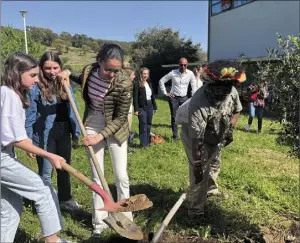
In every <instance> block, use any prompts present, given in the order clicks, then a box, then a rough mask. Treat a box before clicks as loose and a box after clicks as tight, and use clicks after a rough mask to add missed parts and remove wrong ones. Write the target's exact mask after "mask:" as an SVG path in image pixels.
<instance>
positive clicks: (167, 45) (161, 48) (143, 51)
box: [132, 27, 206, 66]
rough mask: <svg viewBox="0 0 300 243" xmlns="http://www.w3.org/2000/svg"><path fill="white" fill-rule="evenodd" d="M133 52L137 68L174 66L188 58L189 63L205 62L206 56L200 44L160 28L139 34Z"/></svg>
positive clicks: (170, 30) (133, 59)
mask: <svg viewBox="0 0 300 243" xmlns="http://www.w3.org/2000/svg"><path fill="white" fill-rule="evenodd" d="M132 50H133V55H132V63H133V64H134V65H135V66H141V65H144V66H145V65H159V66H160V65H162V64H174V63H178V60H179V59H180V58H181V57H186V58H187V59H188V61H189V62H195V61H201V60H203V61H204V60H205V55H206V54H205V53H204V51H203V50H202V48H201V45H200V44H193V42H192V41H191V39H186V38H182V37H180V35H179V32H178V31H173V30H172V29H171V28H167V29H165V28H158V27H154V28H148V29H145V30H142V31H141V32H138V33H137V34H136V41H135V42H134V43H133V45H132Z"/></svg>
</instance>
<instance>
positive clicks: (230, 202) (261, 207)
mask: <svg viewBox="0 0 300 243" xmlns="http://www.w3.org/2000/svg"><path fill="white" fill-rule="evenodd" d="M77 97H78V100H80V98H79V97H80V94H79V92H77ZM157 103H158V108H159V110H158V112H157V113H156V114H155V116H154V120H153V129H152V131H153V132H154V133H157V134H159V135H162V136H165V137H166V142H165V143H163V144H160V145H153V146H151V147H150V148H149V149H146V150H145V149H138V148H134V147H133V148H131V149H132V150H133V153H132V154H130V155H129V156H128V172H129V176H130V183H131V194H132V195H134V194H137V193H145V194H146V195H147V196H148V197H149V198H150V199H151V200H152V201H153V203H154V206H153V207H152V208H150V209H147V210H144V211H140V212H136V213H134V216H135V222H136V224H137V225H139V226H140V228H141V229H142V230H143V231H144V232H145V237H146V238H147V236H148V234H149V233H150V232H155V231H156V230H157V229H158V227H159V225H160V223H161V222H162V221H163V219H164V217H165V216H166V215H167V213H168V212H169V210H170V209H171V207H172V206H173V205H174V203H175V202H176V201H177V200H178V198H179V196H180V195H181V193H182V192H183V191H184V189H185V188H186V187H187V186H188V164H187V159H186V156H185V153H184V149H183V146H182V144H181V142H180V141H173V140H171V139H168V138H170V137H171V128H170V112H169V107H168V103H167V102H166V101H163V100H158V101H157ZM82 112H83V103H82V102H80V113H81V114H82ZM256 122H257V120H254V125H255V127H256V124H257V123H256ZM246 123H247V117H246V116H241V118H240V120H239V123H238V127H237V129H236V131H235V133H234V142H233V143H232V144H231V145H229V146H228V147H226V148H225V149H224V150H223V153H222V169H221V173H220V177H219V180H218V182H219V184H220V186H221V188H222V189H223V190H224V191H225V192H226V193H227V194H228V195H229V198H228V199H222V198H213V197H211V198H209V199H208V201H207V204H206V217H205V220H204V221H203V224H202V225H201V226H200V227H199V226H198V227H189V226H187V220H188V219H187V209H186V204H183V205H182V207H181V208H180V209H179V210H178V212H177V214H176V215H175V217H174V218H173V219H172V221H171V222H170V224H169V227H168V229H167V231H166V232H167V234H168V237H169V238H168V239H169V240H168V242H172V241H175V240H174V239H175V238H174V237H180V236H190V237H189V239H198V240H199V241H193V242H202V241H200V238H203V239H208V240H209V239H217V240H218V241H219V242H244V241H240V240H244V239H246V238H252V239H255V238H257V237H259V235H261V233H265V234H270V235H275V234H276V233H278V232H284V231H286V230H287V229H288V228H289V227H290V225H291V222H292V221H293V220H294V219H295V218H296V216H297V214H298V204H299V197H298V185H299V178H298V175H299V173H298V172H299V167H298V166H299V165H298V161H297V160H296V159H294V158H290V157H288V154H287V152H288V148H287V147H285V146H280V145H278V144H277V143H276V136H277V135H275V134H270V133H269V129H271V128H275V129H277V128H279V125H277V124H271V123H272V122H271V120H268V119H265V120H264V123H263V133H262V134H256V133H254V132H251V131H250V132H247V133H246V132H244V131H243V127H244V126H245V125H246ZM137 124H138V122H137V119H136V118H135V119H134V122H133V131H134V132H138V126H137ZM253 127H254V126H253ZM133 143H134V144H138V143H139V141H138V138H137V137H136V138H135V139H134V141H133ZM18 155H19V157H20V158H21V160H22V161H24V162H25V163H26V164H27V165H29V166H30V167H32V168H34V169H35V170H36V169H37V166H36V162H35V161H34V160H30V159H28V158H27V157H26V156H25V154H24V153H23V152H20V151H19V152H18ZM105 163H106V166H105V175H106V179H107V181H108V183H109V184H110V186H111V188H112V190H113V191H114V192H115V189H114V179H113V173H112V166H111V161H110V157H109V154H108V153H106V160H105ZM72 165H73V166H74V167H75V168H77V169H78V170H80V171H82V172H83V173H84V174H85V175H87V176H89V177H90V166H89V163H88V160H87V156H86V152H85V149H84V148H83V147H82V146H81V147H80V148H78V149H76V150H74V151H73V153H72ZM54 174H55V173H54ZM53 182H54V185H55V186H56V179H55V175H54V178H53ZM72 191H73V196H74V199H76V200H77V201H78V202H79V203H80V204H82V205H83V207H84V208H83V212H80V213H79V212H78V213H76V214H75V213H74V214H68V213H63V216H64V222H65V228H64V230H63V231H62V232H61V233H60V235H61V236H62V237H64V238H67V239H70V240H73V241H76V242H87V243H88V242H93V241H92V240H91V239H89V238H90V236H91V229H92V226H91V208H92V197H91V195H92V192H91V191H90V190H89V189H88V188H87V187H86V186H85V185H84V184H82V183H81V182H79V181H78V180H77V179H76V178H72ZM39 237H40V227H39V222H38V218H37V217H36V216H35V215H33V214H32V212H31V209H30V208H24V212H23V215H22V218H21V224H20V229H19V231H18V233H17V237H16V242H37V240H36V239H39ZM114 237H117V235H116V233H114V231H112V230H111V229H107V230H105V231H104V233H103V237H102V239H101V240H98V242H107V241H108V240H111V239H115V238H114ZM176 239H177V240H176V241H177V242H179V240H178V239H180V238H176ZM182 239H183V238H182ZM185 239H186V238H185ZM121 240H122V238H120V239H119V240H111V242H121ZM123 242H124V241H123ZM180 242H183V241H180ZM190 242H192V241H190ZM203 242H204V241H203ZM249 242H250V241H249ZM271 242H272V241H271ZM273 242H275V241H273Z"/></svg>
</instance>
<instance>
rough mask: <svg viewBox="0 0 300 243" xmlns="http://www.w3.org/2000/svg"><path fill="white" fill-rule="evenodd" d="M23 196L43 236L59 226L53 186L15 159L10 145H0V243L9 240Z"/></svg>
mask: <svg viewBox="0 0 300 243" xmlns="http://www.w3.org/2000/svg"><path fill="white" fill-rule="evenodd" d="M23 198H27V199H29V200H32V201H33V202H34V204H35V208H36V212H37V215H38V217H39V220H40V224H41V228H42V232H43V236H44V237H46V236H50V235H52V234H55V233H57V232H58V231H60V230H61V228H62V227H63V223H62V220H61V214H60V209H59V206H58V200H57V196H56V194H55V192H54V190H53V187H52V186H51V184H49V183H48V182H46V181H44V180H43V179H42V178H41V177H40V176H39V175H37V174H36V173H35V172H34V171H33V170H31V169H29V168H28V167H26V166H25V165H23V164H22V162H21V161H19V160H18V159H17V158H16V157H15V154H14V152H13V148H12V147H11V146H7V147H4V148H3V147H1V242H13V241H14V238H15V234H16V231H17V229H18V225H19V222H20V217H21V214H22V210H23V203H22V202H23Z"/></svg>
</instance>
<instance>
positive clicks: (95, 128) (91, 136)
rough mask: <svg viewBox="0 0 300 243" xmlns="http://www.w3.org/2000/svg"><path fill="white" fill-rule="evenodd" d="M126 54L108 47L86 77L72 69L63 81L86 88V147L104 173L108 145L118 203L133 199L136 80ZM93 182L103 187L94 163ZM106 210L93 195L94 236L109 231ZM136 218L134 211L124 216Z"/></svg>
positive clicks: (87, 71) (108, 45) (100, 52)
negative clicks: (130, 161)
mask: <svg viewBox="0 0 300 243" xmlns="http://www.w3.org/2000/svg"><path fill="white" fill-rule="evenodd" d="M123 63H124V54H123V50H122V49H121V47H120V46H118V45H116V44H104V45H103V46H102V47H101V49H100V51H99V53H98V55H97V58H96V62H95V63H93V64H91V65H87V66H86V67H85V68H84V69H83V71H82V74H81V75H79V76H76V75H74V74H71V75H70V72H69V71H68V70H66V71H64V72H62V73H61V74H60V76H61V79H62V81H63V82H64V80H68V78H69V75H70V79H71V80H72V81H74V82H76V83H78V84H81V85H82V91H83V99H84V101H85V105H86V106H85V112H84V113H85V114H84V118H83V120H84V125H85V129H86V132H87V135H88V136H87V137H84V138H83V143H84V145H85V146H93V149H94V151H95V154H96V157H97V161H98V163H99V166H100V168H101V169H102V171H104V149H105V147H106V145H107V147H108V149H109V152H110V155H111V159H112V164H113V171H114V176H115V183H116V187H117V196H118V201H119V200H121V199H124V198H129V197H130V193H129V178H128V174H127V153H128V151H127V141H128V137H129V124H128V113H129V108H130V105H131V102H132V85H133V84H132V81H131V80H130V78H129V76H128V74H127V73H126V71H125V70H124V69H123ZM90 164H91V167H92V180H93V181H94V182H95V183H97V184H98V185H100V186H101V183H100V180H99V177H98V174H97V171H96V169H95V166H94V164H93V163H92V161H90ZM102 207H103V200H102V198H101V197H100V196H99V195H98V194H95V193H93V216H92V224H93V228H94V229H93V236H94V237H96V238H98V237H100V234H101V233H102V231H103V230H104V229H105V228H107V225H106V224H105V222H103V220H104V219H105V218H106V217H107V216H108V214H107V212H105V211H99V210H97V209H99V208H102ZM124 214H125V215H126V216H127V217H128V218H129V219H131V220H132V219H133V217H132V213H131V212H126V213H124Z"/></svg>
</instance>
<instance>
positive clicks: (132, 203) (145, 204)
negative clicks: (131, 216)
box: [121, 194, 153, 212]
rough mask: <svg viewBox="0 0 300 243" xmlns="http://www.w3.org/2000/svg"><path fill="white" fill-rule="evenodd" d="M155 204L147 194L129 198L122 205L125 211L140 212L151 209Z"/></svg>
mask: <svg viewBox="0 0 300 243" xmlns="http://www.w3.org/2000/svg"><path fill="white" fill-rule="evenodd" d="M152 206H153V203H152V202H151V201H150V200H149V198H148V197H147V196H146V195H145V194H137V195H134V196H132V197H130V198H128V199H127V200H126V201H125V202H124V203H122V204H121V207H123V209H124V211H132V212H133V211H139V210H142V209H146V208H150V207H152Z"/></svg>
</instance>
